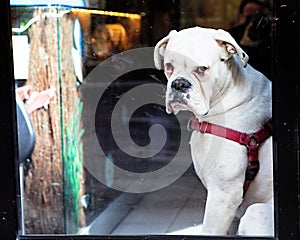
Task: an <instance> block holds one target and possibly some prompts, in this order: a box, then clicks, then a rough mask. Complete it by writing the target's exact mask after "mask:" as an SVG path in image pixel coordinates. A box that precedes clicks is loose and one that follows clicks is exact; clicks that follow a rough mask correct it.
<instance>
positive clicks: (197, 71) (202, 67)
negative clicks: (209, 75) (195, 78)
mask: <svg viewBox="0 0 300 240" xmlns="http://www.w3.org/2000/svg"><path fill="white" fill-rule="evenodd" d="M207 69H208V67H205V66H200V67H198V68H197V69H196V71H195V72H196V73H198V74H200V75H203V74H204V72H205V71H206V70H207Z"/></svg>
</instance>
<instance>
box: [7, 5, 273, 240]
mask: <svg viewBox="0 0 300 240" xmlns="http://www.w3.org/2000/svg"><path fill="white" fill-rule="evenodd" d="M62 2H64V3H62ZM272 4H273V2H272V1H270V0H265V1H263V0H262V1H260V0H251V1H250V0H249V1H235V0H201V1H200V0H188V1H186V0H172V1H171V0H164V1H158V0H145V1H139V0H127V1H117V0H107V1H105V0H86V1H57V2H56V1H50V2H49V1H42V0H41V1H30V0H23V1H21V0H11V18H12V32H13V38H12V41H13V54H14V55H13V56H14V69H15V73H14V77H15V84H16V93H17V94H16V97H17V114H18V115H17V117H18V134H19V149H20V150H19V163H18V164H19V175H20V177H19V179H20V193H21V198H20V199H21V204H20V206H19V208H20V216H19V219H20V220H19V233H20V234H21V235H40V234H51V235H52V234H70V235H152V234H154V235H157V234H159V235H160V234H162V235H164V234H169V235H242V236H253V235H258V236H270V237H272V236H274V225H275V224H274V207H273V178H272V177H273V168H272V162H273V158H272V137H271V135H272V125H271V122H270V121H271V118H272V98H271V91H272V86H271V85H272V72H271V70H272V69H271V66H272V58H271V57H272V56H271V55H272V37H273V35H272V34H273V32H272V21H273V20H274V18H273V17H272ZM196 26H198V27H200V28H197V27H196ZM218 29H219V30H218ZM220 29H222V30H220ZM174 30H176V31H174ZM255 69H256V70H255Z"/></svg>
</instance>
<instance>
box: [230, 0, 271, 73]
mask: <svg viewBox="0 0 300 240" xmlns="http://www.w3.org/2000/svg"><path fill="white" fill-rule="evenodd" d="M270 19H271V18H270V9H269V7H268V6H267V5H266V4H265V3H264V1H261V0H242V2H241V4H240V8H239V25H238V26H236V27H233V28H231V29H229V30H228V32H229V33H230V34H231V35H232V36H233V37H234V38H235V40H236V41H237V42H238V43H239V45H240V46H241V47H242V48H243V50H244V51H245V52H246V53H247V54H248V55H249V57H250V58H249V63H250V64H251V65H252V66H253V67H254V68H256V69H257V70H259V71H261V72H262V73H264V74H265V75H266V76H267V77H268V78H269V79H270V77H271V20H270Z"/></svg>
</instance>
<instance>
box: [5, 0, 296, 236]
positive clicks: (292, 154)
mask: <svg viewBox="0 0 300 240" xmlns="http://www.w3.org/2000/svg"><path fill="white" fill-rule="evenodd" d="M274 3H275V15H274V16H276V17H277V20H276V26H275V28H276V31H275V32H276V36H275V39H274V47H273V49H274V50H273V51H274V59H273V67H274V68H273V76H274V81H273V83H274V84H273V116H274V117H273V120H274V129H275V133H274V169H276V171H274V189H275V229H276V231H275V237H274V238H266V237H260V238H253V237H235V238H234V239H279V240H285V239H290V240H292V239H299V212H300V211H299V207H300V206H299V196H298V195H299V140H300V139H299V116H300V111H299V106H300V105H299V92H297V91H298V90H299V83H298V82H297V79H299V67H298V66H297V63H296V61H293V58H294V59H297V57H296V56H299V47H298V43H297V39H298V37H299V32H300V31H299V27H297V21H298V19H296V10H298V9H297V7H298V6H297V2H296V1H293V0H274ZM0 9H1V14H0V21H1V22H2V24H1V26H0V39H1V40H0V41H1V42H0V55H1V58H0V59H1V60H0V61H1V64H0V69H1V74H0V79H1V80H0V82H1V83H2V87H1V88H0V106H1V108H0V109H1V110H2V111H3V112H4V113H5V117H4V118H2V121H1V123H0V127H1V133H2V134H1V135H0V146H1V147H0V158H1V159H2V167H1V168H0V177H1V179H0V189H1V194H2V197H1V200H0V203H1V204H0V209H1V211H0V229H1V235H2V236H7V238H6V239H20V240H25V239H31V240H37V239H41V240H42V239H69V240H71V239H78V240H85V239H89V240H92V239H95V240H96V239H120V240H121V239H153V240H160V239H170V236H164V235H153V236H148V235H147V236H77V235H76V236H70V235H52V236H48V235H25V236H21V235H19V234H18V232H17V229H18V212H19V209H18V202H17V201H18V199H19V198H18V197H17V196H19V190H18V187H19V186H18V177H17V176H18V174H16V173H17V159H18V151H17V150H18V146H17V128H16V103H15V89H14V79H13V62H12V47H11V22H10V1H9V0H2V1H0ZM293 36H294V37H293ZM291 53H293V55H296V56H294V57H293V58H291V57H290V55H291ZM297 67H298V68H297ZM287 159H288V161H287ZM182 238H185V239H229V238H228V237H226V236H224V237H208V236H172V239H182Z"/></svg>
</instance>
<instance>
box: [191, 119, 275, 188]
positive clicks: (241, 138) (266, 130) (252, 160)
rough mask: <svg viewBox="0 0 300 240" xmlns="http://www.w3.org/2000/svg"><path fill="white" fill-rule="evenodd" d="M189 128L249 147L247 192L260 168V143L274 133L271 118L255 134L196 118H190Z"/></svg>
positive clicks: (245, 185) (246, 177) (246, 178)
mask: <svg viewBox="0 0 300 240" xmlns="http://www.w3.org/2000/svg"><path fill="white" fill-rule="evenodd" d="M188 129H191V130H196V131H199V132H201V133H210V134H213V135H215V136H219V137H222V138H226V139H228V140H231V141H234V142H237V143H239V144H241V145H244V146H245V147H246V148H247V153H248V166H247V169H246V176H245V183H244V194H245V193H246V191H247V190H248V188H249V186H250V183H251V181H252V180H253V179H254V177H255V176H256V174H257V172H258V170H259V161H258V148H259V145H260V144H261V143H263V142H264V141H265V140H266V139H267V138H269V137H270V136H271V135H272V123H271V120H270V121H268V122H267V123H266V124H264V125H263V127H262V128H260V129H259V130H258V131H257V132H255V133H253V134H247V133H243V132H239V131H236V130H233V129H230V128H225V127H222V126H219V125H216V124H212V123H208V122H199V121H198V120H197V119H196V118H192V119H190V121H189V123H188Z"/></svg>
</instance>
